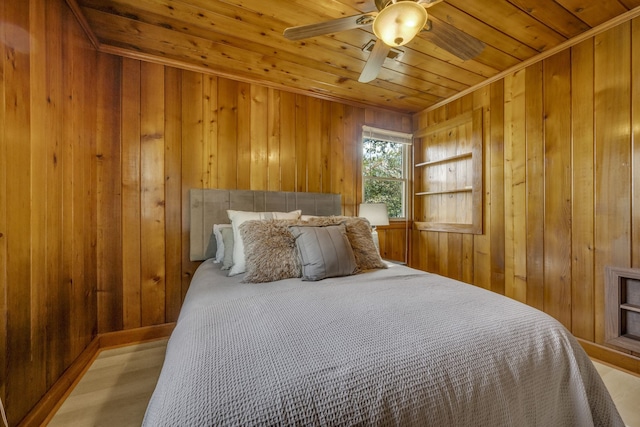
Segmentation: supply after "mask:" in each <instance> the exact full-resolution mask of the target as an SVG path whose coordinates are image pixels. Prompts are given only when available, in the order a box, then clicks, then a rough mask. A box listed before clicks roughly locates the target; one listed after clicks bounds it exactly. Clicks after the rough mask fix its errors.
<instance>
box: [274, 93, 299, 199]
mask: <svg viewBox="0 0 640 427" xmlns="http://www.w3.org/2000/svg"><path fill="white" fill-rule="evenodd" d="M295 116H296V96H295V95H294V94H292V93H289V92H280V116H279V117H280V120H279V121H278V123H279V124H280V174H281V177H282V185H281V187H280V189H281V191H295V189H296V179H297V178H296V175H297V169H296V165H297V163H298V162H297V157H296V121H295Z"/></svg>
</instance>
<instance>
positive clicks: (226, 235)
mask: <svg viewBox="0 0 640 427" xmlns="http://www.w3.org/2000/svg"><path fill="white" fill-rule="evenodd" d="M220 234H222V242H223V244H224V258H223V259H222V270H229V269H230V268H231V267H233V228H231V227H228V228H222V229H220Z"/></svg>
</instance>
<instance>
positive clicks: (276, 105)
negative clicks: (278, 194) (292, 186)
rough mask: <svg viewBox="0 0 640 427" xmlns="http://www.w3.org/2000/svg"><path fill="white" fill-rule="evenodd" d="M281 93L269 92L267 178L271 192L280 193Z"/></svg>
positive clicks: (268, 188)
mask: <svg viewBox="0 0 640 427" xmlns="http://www.w3.org/2000/svg"><path fill="white" fill-rule="evenodd" d="M280 94H281V92H280V91H277V90H274V89H268V91H267V97H268V98H267V99H268V101H267V103H268V105H267V112H268V116H267V177H268V185H267V190H269V191H280V189H281V188H282V180H281V177H280V163H281V162H280V126H281V123H280V122H281V120H280V119H281V116H280Z"/></svg>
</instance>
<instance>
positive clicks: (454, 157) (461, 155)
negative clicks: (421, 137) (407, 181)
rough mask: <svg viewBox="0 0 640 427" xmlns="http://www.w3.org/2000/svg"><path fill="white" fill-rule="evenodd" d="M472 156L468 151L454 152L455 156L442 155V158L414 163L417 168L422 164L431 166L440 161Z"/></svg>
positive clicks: (451, 160) (445, 161)
mask: <svg viewBox="0 0 640 427" xmlns="http://www.w3.org/2000/svg"><path fill="white" fill-rule="evenodd" d="M472 156H473V153H471V152H468V153H462V154H456V155H455V156H448V157H444V158H442V159H438V160H430V161H427V162H422V163H416V165H415V166H416V167H417V168H421V167H424V166H431V165H438V164H441V163H447V162H453V161H455V160H460V159H468V158H471V157H472Z"/></svg>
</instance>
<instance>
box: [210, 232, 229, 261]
mask: <svg viewBox="0 0 640 427" xmlns="http://www.w3.org/2000/svg"><path fill="white" fill-rule="evenodd" d="M223 228H229V229H231V224H214V225H213V235H214V237H215V240H216V254H215V257H214V259H213V262H222V261H223V260H224V239H223V238H222V229H223ZM231 255H233V252H232V254H231Z"/></svg>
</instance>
